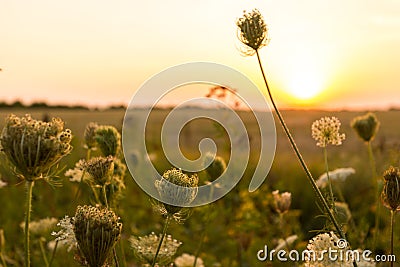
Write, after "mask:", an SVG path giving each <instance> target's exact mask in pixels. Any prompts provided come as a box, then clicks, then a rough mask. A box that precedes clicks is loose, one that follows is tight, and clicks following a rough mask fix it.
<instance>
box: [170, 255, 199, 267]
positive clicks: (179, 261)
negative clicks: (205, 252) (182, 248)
mask: <svg viewBox="0 0 400 267" xmlns="http://www.w3.org/2000/svg"><path fill="white" fill-rule="evenodd" d="M195 258H196V257H195V256H193V255H190V254H187V253H183V254H182V255H181V256H179V257H178V258H176V259H175V261H174V264H175V265H176V267H193V264H194V260H195ZM196 267H204V263H203V260H202V259H201V258H197V260H196Z"/></svg>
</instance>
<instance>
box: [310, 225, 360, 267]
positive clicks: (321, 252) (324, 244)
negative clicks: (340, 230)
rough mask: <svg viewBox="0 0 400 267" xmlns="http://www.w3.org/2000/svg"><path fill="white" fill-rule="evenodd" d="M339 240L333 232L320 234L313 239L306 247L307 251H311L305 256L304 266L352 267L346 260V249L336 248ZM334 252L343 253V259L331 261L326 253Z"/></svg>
mask: <svg viewBox="0 0 400 267" xmlns="http://www.w3.org/2000/svg"><path fill="white" fill-rule="evenodd" d="M338 241H339V238H338V237H337V236H336V234H335V233H334V232H329V233H322V234H318V235H317V236H315V237H313V238H312V239H311V240H310V241H309V242H308V245H307V250H309V251H311V253H310V254H307V253H306V254H305V266H306V267H325V266H332V267H333V266H338V267H341V266H349V267H350V266H353V265H352V260H349V259H346V257H345V251H346V247H345V246H343V247H342V245H340V247H339V246H338ZM329 250H331V251H333V250H336V251H337V254H335V255H340V253H343V254H342V255H344V256H343V257H337V259H336V260H333V259H331V258H330V257H329V253H327V251H329Z"/></svg>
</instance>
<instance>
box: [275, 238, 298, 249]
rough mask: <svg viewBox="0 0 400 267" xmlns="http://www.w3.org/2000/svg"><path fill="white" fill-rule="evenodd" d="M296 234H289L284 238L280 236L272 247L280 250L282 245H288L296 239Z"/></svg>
mask: <svg viewBox="0 0 400 267" xmlns="http://www.w3.org/2000/svg"><path fill="white" fill-rule="evenodd" d="M297 238H298V236H297V235H291V236H288V237H287V238H286V239H282V238H280V239H279V240H278V245H277V246H276V247H275V248H274V250H275V251H278V250H281V249H283V248H284V247H287V246H288V245H289V246H290V245H292V244H293V243H294V242H295V241H296V240H297Z"/></svg>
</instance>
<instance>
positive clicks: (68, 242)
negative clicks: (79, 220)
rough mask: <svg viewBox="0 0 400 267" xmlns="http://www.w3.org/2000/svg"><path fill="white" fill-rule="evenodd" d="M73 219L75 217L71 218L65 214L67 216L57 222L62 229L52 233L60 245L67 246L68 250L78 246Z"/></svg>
mask: <svg viewBox="0 0 400 267" xmlns="http://www.w3.org/2000/svg"><path fill="white" fill-rule="evenodd" d="M73 221H74V218H73V217H72V218H70V217H69V216H68V215H65V217H64V218H62V219H61V220H60V221H59V222H58V223H57V226H58V227H61V230H59V231H58V232H52V233H51V235H52V236H55V237H56V238H55V241H56V242H58V243H59V244H60V245H62V246H65V247H66V248H67V251H71V249H75V248H76V247H77V241H76V238H75V233H74V225H73Z"/></svg>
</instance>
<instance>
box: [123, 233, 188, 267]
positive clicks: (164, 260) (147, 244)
mask: <svg viewBox="0 0 400 267" xmlns="http://www.w3.org/2000/svg"><path fill="white" fill-rule="evenodd" d="M161 239H162V235H161V234H160V235H156V234H155V233H154V232H152V233H151V234H149V235H145V236H139V237H136V236H132V237H131V238H129V241H130V243H131V247H132V249H133V251H134V253H135V256H136V257H137V258H138V259H139V260H140V261H141V262H142V263H144V264H146V263H147V264H151V263H152V262H153V259H154V257H155V256H156V254H157V248H158V245H159V242H160V240H161ZM180 245H182V242H180V241H178V240H176V239H173V238H172V236H170V235H167V236H166V238H164V239H163V241H162V245H161V247H160V249H159V252H158V256H157V263H158V264H161V265H163V264H169V263H171V262H172V257H173V256H174V255H175V253H176V251H177V249H178V248H179V247H180Z"/></svg>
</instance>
